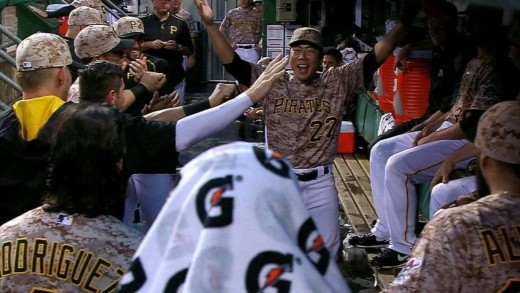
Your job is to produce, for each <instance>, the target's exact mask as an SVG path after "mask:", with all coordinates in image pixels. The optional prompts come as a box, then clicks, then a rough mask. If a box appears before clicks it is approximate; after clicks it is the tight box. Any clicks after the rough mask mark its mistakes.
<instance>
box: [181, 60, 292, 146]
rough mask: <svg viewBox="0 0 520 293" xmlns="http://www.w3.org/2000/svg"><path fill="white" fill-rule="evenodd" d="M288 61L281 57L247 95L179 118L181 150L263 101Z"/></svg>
mask: <svg viewBox="0 0 520 293" xmlns="http://www.w3.org/2000/svg"><path fill="white" fill-rule="evenodd" d="M286 64H287V58H282V57H281V56H278V57H277V58H276V59H275V60H274V61H273V62H271V64H269V66H268V67H267V69H266V70H265V71H264V72H263V73H262V74H261V75H260V77H258V79H257V80H256V81H255V83H254V84H253V85H252V86H251V87H250V88H248V89H247V90H246V91H245V92H244V93H243V94H240V95H239V96H238V97H236V98H234V99H233V100H231V101H228V102H226V103H224V104H222V105H220V106H218V107H214V108H212V109H209V110H206V111H202V112H200V113H197V114H195V115H192V116H189V117H186V118H184V119H181V120H179V122H177V127H176V132H175V145H176V148H177V150H178V151H182V150H185V149H186V148H188V147H190V146H192V145H194V144H195V143H197V142H199V141H201V140H203V139H205V138H207V137H209V136H210V135H212V134H214V133H216V132H218V131H221V130H222V129H224V127H226V126H227V125H229V124H230V123H231V122H233V121H235V120H236V118H237V117H239V116H241V115H242V114H243V113H244V112H245V111H246V110H247V109H248V108H249V107H251V106H252V105H253V104H255V103H259V102H260V101H262V100H263V99H264V97H265V96H266V95H267V93H268V92H269V91H270V90H271V87H272V86H273V84H274V82H275V81H276V80H278V79H279V78H280V77H281V76H283V74H284V73H285V69H284V68H285V65H286Z"/></svg>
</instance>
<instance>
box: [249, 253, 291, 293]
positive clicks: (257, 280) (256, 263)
mask: <svg viewBox="0 0 520 293" xmlns="http://www.w3.org/2000/svg"><path fill="white" fill-rule="evenodd" d="M293 262H294V257H293V255H292V254H282V253H279V252H276V251H264V252H261V253H259V254H258V255H256V256H255V257H254V258H253V259H252V260H251V262H250V263H249V266H248V268H247V273H246V289H247V292H264V290H266V289H268V288H275V289H277V292H278V293H287V292H290V290H291V282H290V281H288V280H286V279H284V278H283V276H284V275H285V274H289V273H292V271H293Z"/></svg>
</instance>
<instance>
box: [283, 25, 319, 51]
mask: <svg viewBox="0 0 520 293" xmlns="http://www.w3.org/2000/svg"><path fill="white" fill-rule="evenodd" d="M300 44H309V45H312V46H315V47H318V48H322V46H321V33H320V31H319V30H317V29H314V28H312V27H301V28H297V29H296V30H295V31H294V33H293V35H292V37H291V42H290V43H289V46H291V47H293V46H297V45H300Z"/></svg>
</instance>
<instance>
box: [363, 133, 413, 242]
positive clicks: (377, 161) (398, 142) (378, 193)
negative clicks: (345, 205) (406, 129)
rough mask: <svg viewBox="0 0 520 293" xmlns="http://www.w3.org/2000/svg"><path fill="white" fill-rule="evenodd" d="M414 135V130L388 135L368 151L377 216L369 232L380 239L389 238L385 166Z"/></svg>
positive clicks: (406, 146)
mask: <svg viewBox="0 0 520 293" xmlns="http://www.w3.org/2000/svg"><path fill="white" fill-rule="evenodd" d="M415 136H416V132H413V133H404V134H401V135H397V136H394V137H390V138H387V139H384V140H381V141H379V142H378V143H377V144H376V145H375V146H374V147H373V148H372V150H371V151H370V186H371V188H372V197H373V199H374V205H375V208H376V213H377V217H378V220H377V223H376V225H375V226H374V228H372V231H371V232H372V233H373V234H374V235H376V236H377V237H378V238H380V239H390V231H389V228H388V220H387V215H386V212H387V211H386V207H385V198H384V187H385V182H386V178H385V168H386V165H387V162H388V159H389V158H390V157H391V156H392V155H394V154H397V153H399V152H402V151H404V150H406V149H409V148H411V147H412V143H413V140H414V138H415Z"/></svg>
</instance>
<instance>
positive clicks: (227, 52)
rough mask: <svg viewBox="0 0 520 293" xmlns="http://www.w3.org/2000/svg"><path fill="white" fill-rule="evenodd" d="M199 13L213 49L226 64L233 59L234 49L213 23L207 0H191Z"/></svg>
mask: <svg viewBox="0 0 520 293" xmlns="http://www.w3.org/2000/svg"><path fill="white" fill-rule="evenodd" d="M193 3H194V4H195V7H197V11H198V12H199V15H200V17H201V19H202V21H203V22H204V24H205V25H206V29H207V32H208V36H209V38H210V40H211V45H212V46H213V48H214V49H215V52H216V53H217V56H218V58H219V60H220V62H222V64H228V63H231V62H232V61H233V56H234V53H235V51H234V50H233V48H231V46H230V44H229V42H228V40H227V39H226V37H225V36H224V34H223V33H221V32H220V31H219V29H218V28H217V26H216V25H215V24H214V23H213V11H212V10H211V6H210V5H209V4H208V1H207V0H193Z"/></svg>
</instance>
